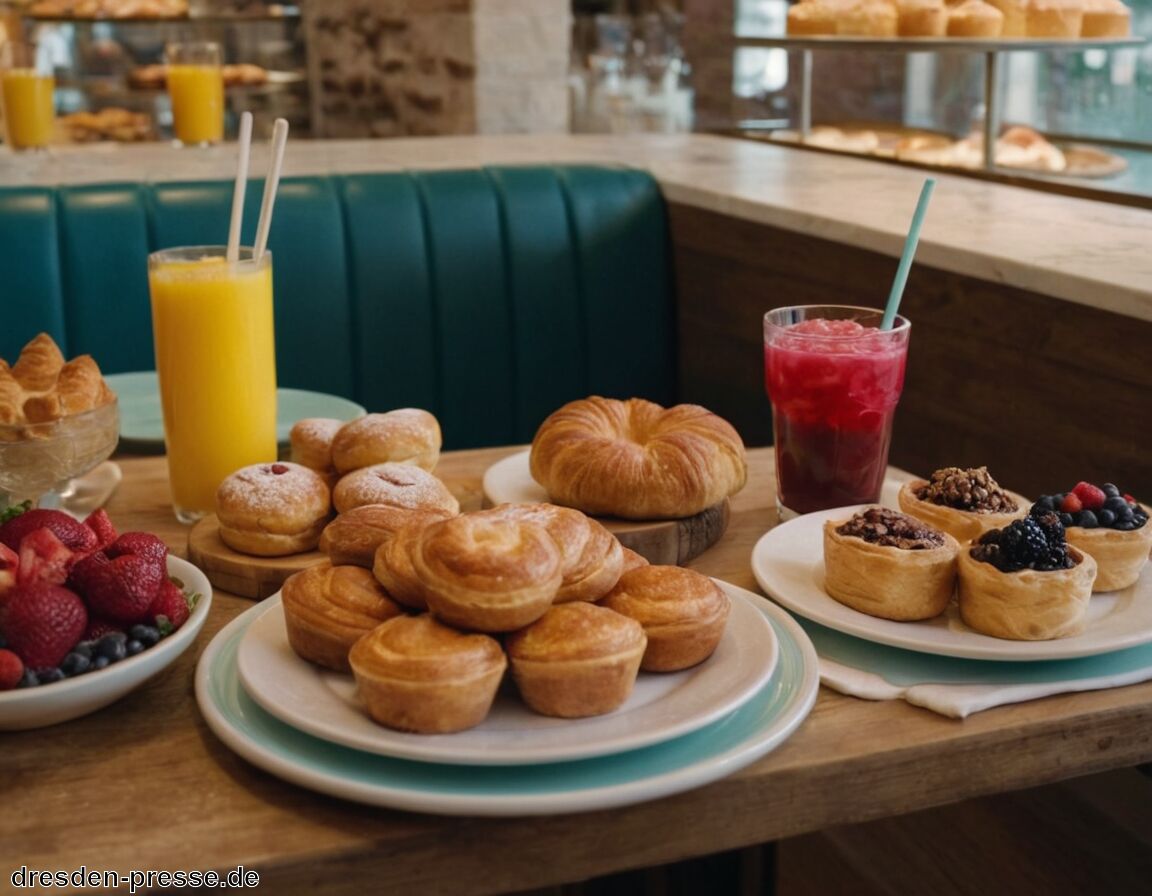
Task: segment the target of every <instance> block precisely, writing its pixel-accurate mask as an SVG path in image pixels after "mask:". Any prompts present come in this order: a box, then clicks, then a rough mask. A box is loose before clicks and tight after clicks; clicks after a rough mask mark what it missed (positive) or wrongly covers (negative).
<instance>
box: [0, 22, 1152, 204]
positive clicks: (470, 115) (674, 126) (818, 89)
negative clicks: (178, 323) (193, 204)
mask: <svg viewBox="0 0 1152 896" xmlns="http://www.w3.org/2000/svg"><path fill="white" fill-rule="evenodd" d="M803 2H806V3H811V2H813V0H803ZM817 2H819V0H817ZM825 2H827V0H825ZM834 2H836V0H834ZM838 2H840V3H842V4H848V5H850V4H851V3H853V2H860V0H838ZM1059 2H1082V0H1059ZM1128 6H1129V7H1130V9H1131V30H1132V33H1133V35H1136V36H1143V37H1149V36H1152V0H1130V2H1129V3H1128ZM789 8H790V4H789V3H788V0H324V2H319V0H299V2H296V3H266V2H261V0H0V39H3V37H4V36H5V35H7V36H15V35H20V34H23V35H25V36H27V37H31V38H33V39H35V40H38V41H39V44H40V53H41V61H42V64H43V65H45V66H46V67H49V68H51V69H52V70H53V71H54V73H55V76H56V83H57V90H56V112H57V116H58V118H59V124H58V127H57V141H59V142H73V143H74V142H89V141H120V142H131V141H137V140H156V139H168V138H169V137H170V135H171V110H170V106H169V104H168V98H167V95H166V94H165V91H164V89H163V87H164V83H163V69H162V67H161V66H160V65H159V63H160V62H161V60H162V53H163V47H164V44H165V43H166V42H168V41H171V40H177V39H184V40H186V39H193V38H195V39H213V40H218V41H220V42H221V44H222V46H223V48H224V58H225V62H226V63H229V64H230V65H229V68H228V69H226V71H225V77H226V80H227V85H228V87H227V94H228V121H227V129H228V134H229V136H232V135H234V133H235V128H236V123H237V121H238V117H239V114H240V112H242V111H244V110H246V109H247V110H250V111H252V112H253V114H254V116H255V119H256V134H257V136H266V135H267V134H268V132H269V131H270V129H271V124H272V121H273V120H274V119H275V118H276V117H278V116H282V117H285V118H288V119H289V121H290V123H291V125H292V133H293V136H294V137H295V138H301V137H309V136H310V137H316V138H360V137H395V136H424V135H438V134H467V133H525V132H526V133H549V132H552V133H554V132H558V131H572V132H576V133H632V132H648V133H677V132H684V131H689V130H695V131H707V132H716V133H726V134H732V135H737V136H743V137H749V138H753V139H770V140H776V141H783V142H786V141H795V140H796V134H797V128H798V122H799V116H800V88H799V85H800V80H801V65H802V59H801V54H800V53H798V52H796V51H795V50H788V49H786V48H781V47H765V46H755V45H753V44H754V43H755V41H756V40H757V39H762V38H765V37H770V38H779V37H782V36H784V35H785V34H786V31H787V24H786V23H787V18H788V10H789ZM509 48H514V52H510V51H509ZM984 64H985V57H984V54H983V53H980V52H948V53H929V52H918V53H903V52H891V51H879V50H866V51H856V50H853V51H824V50H820V51H816V52H815V53H814V54H813V79H812V85H813V88H812V121H813V124H814V126H815V127H814V130H813V132H812V133H811V134H810V136H809V138H808V139H807V141H806V142H807V144H808V147H807V148H813V147H814V148H817V149H822V150H825V151H827V150H834V151H850V152H860V153H868V154H874V155H879V156H881V157H884V158H888V159H891V158H893V157H899V158H902V159H905V160H907V161H912V162H917V163H922V164H929V165H931V164H938V163H947V164H954V165H960V166H964V167H968V168H970V169H975V168H979V167H980V152H981V149H980V146H979V143H978V141H969V142H968V143H965V142H963V141H964V138H966V137H968V136H969V135H970V134H973V133H978V132H979V130H980V128H981V126H982V123H983V120H984V116H985V112H986V110H985V108H984V89H983V78H984ZM999 67H1000V78H999V81H1000V89H1001V91H1002V94H1001V95H1002V110H1001V121H1002V123H1003V124H1004V125H1006V126H1007V125H1016V126H1022V127H1023V128H1025V130H1018V131H1015V132H1013V133H1012V135H1010V140H1009V142H1008V144H1007V145H1002V146H1001V148H1000V151H999V153H998V158H999V160H1000V161H1001V164H1004V165H1007V166H1012V167H1009V168H1006V169H1004V171H1002V172H1001V176H1003V174H1004V173H1007V174H1008V175H1012V176H1017V175H1024V176H1030V177H1031V176H1040V177H1044V178H1046V179H1047V181H1048V182H1049V183H1050V184H1052V183H1054V184H1056V185H1057V186H1058V187H1062V188H1065V189H1067V188H1071V189H1072V191H1075V190H1076V189H1077V188H1080V189H1082V190H1085V191H1092V192H1094V191H1103V192H1104V193H1105V195H1114V196H1115V197H1117V198H1124V197H1131V196H1134V195H1135V196H1143V197H1149V196H1152V45H1150V44H1148V43H1145V44H1143V45H1141V46H1136V47H1122V48H1108V49H1088V50H1083V51H1044V52H1012V53H1006V54H1003V55H1002V56H1001V57H1000V65H999ZM1041 135H1043V137H1041ZM909 138H913V143H912V144H911V145H909V144H907V140H908V139H909ZM1043 138H1047V139H1046V140H1045V139H1043ZM901 140H904V141H905V143H904V144H903V145H901V147H900V151H899V152H898V151H897V150H896V145H897V143H899V141H901ZM1070 147H1071V148H1072V149H1073V153H1072V154H1069V156H1068V158H1067V159H1065V158H1064V154H1063V152H1062V150H1063V151H1067V150H1068V149H1069V148H1070ZM1078 147H1079V148H1080V149H1083V150H1084V152H1080V151H1079V150H1078V149H1077V148H1078ZM1053 175H1054V177H1053ZM1127 201H1132V200H1131V199H1128V200H1127ZM1136 201H1141V200H1136Z"/></svg>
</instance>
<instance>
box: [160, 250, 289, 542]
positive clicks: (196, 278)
mask: <svg viewBox="0 0 1152 896" xmlns="http://www.w3.org/2000/svg"><path fill="white" fill-rule="evenodd" d="M148 285H149V290H150V292H151V295H152V333H153V338H154V340H155V347H156V372H157V375H158V378H159V380H160V402H161V406H162V408H163V412H164V441H165V445H166V447H167V452H168V473H169V477H170V480H171V483H172V501H173V504H174V505H175V509H176V518H177V519H179V520H180V521H181V522H183V523H191V522H195V521H196V520H197V519H199V518H200V517H202V516H204V515H205V514H206V513H210V512H212V511H213V510H214V509H215V505H216V489H217V487H219V485H220V483H221V482H222V481H223V480H224V479H225V478H226V477H227V476H228V475H229V474H230V473H233V472H234V471H236V470H238V469H240V468H241V467H245V466H248V465H250V464H258V463H266V462H271V461H275V460H276V356H275V346H274V341H275V340H274V331H273V324H272V256H271V253H269V252H265V253H264V254H263V255H262V256H261V257H260V258H259V259H255V260H254V259H253V257H252V250H251V249H248V248H241V249H240V258H239V261H236V262H229V261H227V260H226V258H225V247H224V246H190V247H185V248H179V249H166V250H163V251H161V252H153V253H152V254H151V255H149V256H148Z"/></svg>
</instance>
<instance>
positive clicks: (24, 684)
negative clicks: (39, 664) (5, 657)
mask: <svg viewBox="0 0 1152 896" xmlns="http://www.w3.org/2000/svg"><path fill="white" fill-rule="evenodd" d="M38 684H40V679H39V678H37V677H36V673H35V672H33V671H32V670H31V669H25V670H24V674H23V675H21V676H20V681H19V682H18V683H17V685H16V687H18V688H34V687H36V685H38Z"/></svg>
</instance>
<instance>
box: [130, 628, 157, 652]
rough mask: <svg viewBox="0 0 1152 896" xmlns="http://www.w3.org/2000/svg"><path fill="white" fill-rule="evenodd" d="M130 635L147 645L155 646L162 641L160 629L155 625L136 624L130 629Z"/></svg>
mask: <svg viewBox="0 0 1152 896" xmlns="http://www.w3.org/2000/svg"><path fill="white" fill-rule="evenodd" d="M128 637H130V638H132V639H134V640H136V641H139V642H140V643H141V644H143V645H144V646H145V647H154V646H155V645H156V644H159V643H160V629H158V628H156V626H154V625H134V626H132V628H130V629H128Z"/></svg>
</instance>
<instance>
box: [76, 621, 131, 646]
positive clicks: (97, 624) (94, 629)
mask: <svg viewBox="0 0 1152 896" xmlns="http://www.w3.org/2000/svg"><path fill="white" fill-rule="evenodd" d="M122 631H124V626H122V625H121V624H120V623H119V622H111V621H109V620H107V619H101V618H100V617H99V616H89V617H88V626H87V628H85V629H84V636H83V637H82V638H81V639H80V640H81V641H99V640H100V639H101V638H102V637H104V635H106V634H108V633H109V632H122Z"/></svg>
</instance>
